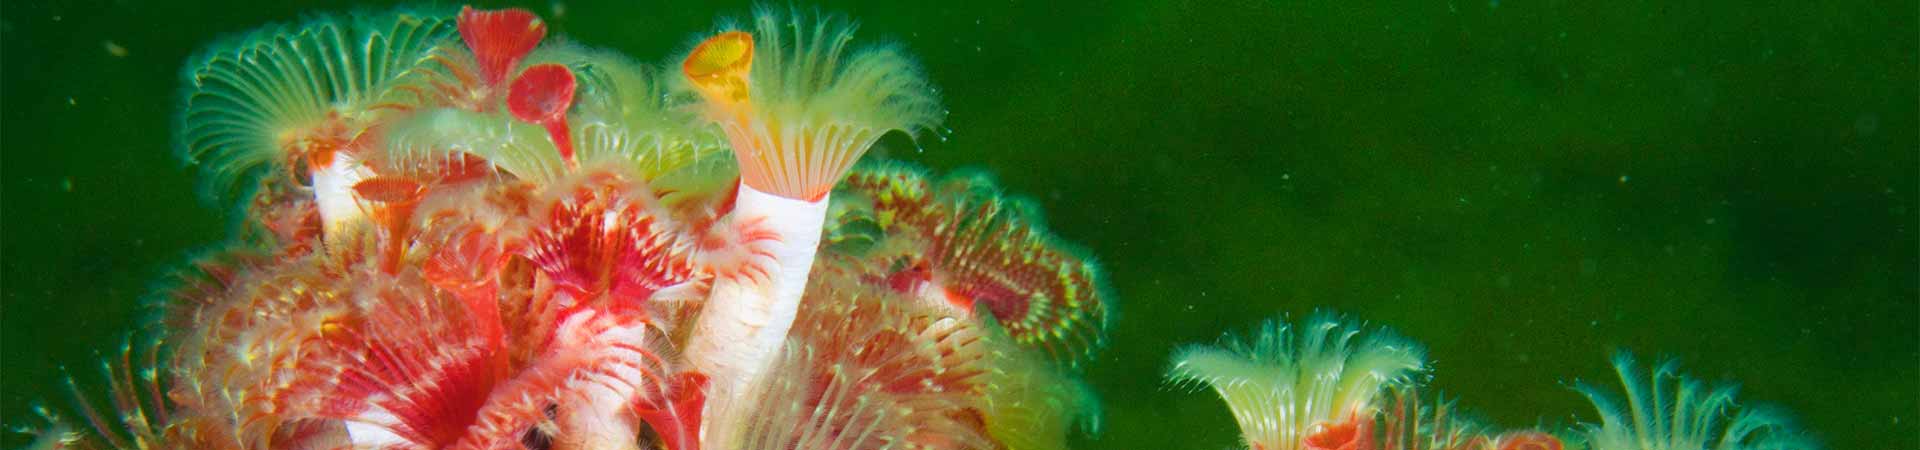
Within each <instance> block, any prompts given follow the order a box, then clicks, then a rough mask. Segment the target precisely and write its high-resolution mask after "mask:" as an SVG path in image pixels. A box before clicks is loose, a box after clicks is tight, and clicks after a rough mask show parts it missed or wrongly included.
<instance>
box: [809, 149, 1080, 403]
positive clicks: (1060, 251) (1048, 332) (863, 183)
mask: <svg viewBox="0 0 1920 450" xmlns="http://www.w3.org/2000/svg"><path fill="white" fill-rule="evenodd" d="M929 178H930V177H928V176H927V175H926V174H925V173H924V171H923V170H920V169H918V168H915V167H912V166H910V165H907V164H903V163H887V164H872V165H865V166H862V167H857V168H855V169H854V170H853V171H852V173H851V174H849V175H848V176H847V180H846V181H845V182H844V183H842V184H841V188H840V189H839V191H838V192H840V193H843V194H844V195H840V196H837V197H835V199H836V200H835V203H836V205H839V206H837V207H838V208H839V211H840V213H839V214H836V215H835V216H834V217H833V220H830V221H829V222H828V227H827V241H826V242H827V244H828V246H829V248H831V249H833V250H834V251H836V252H841V253H847V254H849V256H853V257H857V258H861V259H863V260H867V261H866V262H863V263H861V264H857V265H856V266H859V267H866V268H878V269H881V270H882V273H875V274H869V276H871V277H874V278H876V280H874V281H875V282H878V283H881V284H886V285H888V286H889V287H892V288H893V289H895V290H898V291H901V292H906V293H910V294H915V295H916V296H918V297H920V298H922V299H925V300H928V301H932V302H935V303H939V304H942V305H944V306H948V307H952V308H955V309H958V310H960V311H962V312H964V313H968V314H975V313H985V314H990V315H992V316H993V317H994V319H996V320H998V321H999V322H1000V323H1001V324H1002V325H1003V326H1004V327H1005V328H1006V330H1007V332H1008V333H1009V334H1010V335H1011V337H1012V338H1013V339H1014V341H1016V342H1018V343H1020V344H1021V345H1024V346H1028V347H1030V348H1034V349H1037V350H1040V351H1042V352H1044V353H1045V354H1046V355H1047V356H1048V357H1049V358H1050V359H1052V360H1054V361H1056V362H1060V363H1062V364H1065V365H1068V366H1073V365H1076V364H1078V363H1079V362H1080V361H1081V360H1083V359H1084V358H1086V357H1087V356H1089V355H1091V354H1092V353H1093V351H1094V350H1097V349H1098V348H1100V346H1101V345H1102V343H1103V342H1104V341H1105V333H1106V326H1107V323H1106V320H1107V317H1108V311H1107V310H1108V304H1107V303H1108V302H1109V301H1110V300H1109V299H1110V298H1111V296H1110V295H1108V293H1107V289H1106V282H1105V279H1104V276H1103V274H1102V272H1101V270H1100V268H1099V265H1098V264H1096V263H1095V262H1094V261H1093V259H1092V258H1091V257H1089V256H1087V255H1086V254H1085V252H1084V251H1080V250H1079V249H1077V248H1075V247H1074V246H1073V245H1071V244H1068V243H1066V242H1064V241H1063V240H1061V239H1060V238H1058V237H1057V236H1054V235H1053V233H1052V232H1050V231H1049V230H1047V229H1046V227H1045V226H1044V225H1043V224H1042V223H1041V221H1040V214H1039V213H1038V212H1037V210H1038V209H1037V208H1035V207H1034V206H1033V205H1032V204H1030V203H1029V202H1026V201H1023V200H1020V199H1017V198H1011V197H1008V196H1006V195H1003V194H1002V193H1001V192H1000V190H999V189H998V188H997V187H995V186H994V183H993V181H992V180H991V179H990V178H988V177H986V176H984V175H979V174H956V175H951V176H948V177H947V178H946V179H944V180H938V182H937V183H936V182H935V180H930V179H929ZM856 254H857V255H856Z"/></svg>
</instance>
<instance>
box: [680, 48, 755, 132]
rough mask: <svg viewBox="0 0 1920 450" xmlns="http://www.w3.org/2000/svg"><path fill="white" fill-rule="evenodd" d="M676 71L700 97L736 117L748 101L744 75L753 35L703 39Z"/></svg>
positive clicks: (750, 59) (749, 68)
mask: <svg viewBox="0 0 1920 450" xmlns="http://www.w3.org/2000/svg"><path fill="white" fill-rule="evenodd" d="M680 70H681V71H682V72H683V73H685V74H686V76H687V79H688V80H691V81H693V86H694V89H695V90H697V91H699V92H700V96H701V97H704V98H706V99H707V101H708V102H711V103H713V104H715V105H720V106H722V107H724V108H727V109H729V110H733V111H734V112H735V113H736V114H738V113H740V112H741V111H740V107H741V106H743V105H746V104H747V101H748V99H749V98H750V92H748V89H747V74H748V73H749V72H750V71H752V70H753V35H752V34H748V33H747V32H744V31H730V32H726V33H720V34H719V35H717V36H714V37H711V38H707V40H706V41H703V42H701V43H700V45H699V46H697V47H694V48H693V53H691V54H688V55H687V60H686V61H685V62H682V63H681V64H680Z"/></svg>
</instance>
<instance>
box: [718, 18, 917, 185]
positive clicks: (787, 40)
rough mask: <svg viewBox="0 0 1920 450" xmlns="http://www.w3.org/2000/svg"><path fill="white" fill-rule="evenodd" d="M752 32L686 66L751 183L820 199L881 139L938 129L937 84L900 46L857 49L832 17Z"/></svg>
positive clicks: (726, 40)
mask: <svg viewBox="0 0 1920 450" xmlns="http://www.w3.org/2000/svg"><path fill="white" fill-rule="evenodd" d="M753 28H754V29H753V32H752V33H751V34H749V33H747V32H743V31H729V32H725V33H721V34H720V35H717V36H714V37H713V38H710V39H708V40H707V41H705V42H703V43H701V44H700V45H699V46H698V47H696V48H695V49H694V50H693V52H692V53H690V54H689V55H688V56H687V58H686V60H685V62H684V63H683V64H682V65H681V70H682V74H683V75H685V76H686V79H687V81H688V83H689V84H691V85H692V86H693V89H694V90H695V91H698V92H699V93H700V94H701V96H702V97H703V98H704V99H705V100H706V107H707V117H708V118H709V119H710V120H713V121H714V122H716V123H718V124H719V125H720V128H721V129H722V130H723V131H724V132H725V133H726V135H727V140H728V142H729V143H730V144H732V146H733V150H734V155H735V158H736V159H737V160H738V161H739V163H740V177H741V181H742V182H744V183H746V184H747V185H748V186H750V187H753V188H754V189H758V190H760V191H762V192H767V193H770V194H774V195H779V196H783V197H789V198H795V199H803V200H815V199H818V198H821V197H823V196H825V195H826V194H827V192H828V191H829V190H831V189H833V186H834V184H836V183H839V182H840V179H841V178H842V177H844V176H845V175H846V173H847V169H848V168H850V167H852V166H853V164H854V162H856V161H858V160H859V159H860V156H861V155H863V154H865V153H866V151H867V149H868V148H869V147H872V146H873V143H874V142H875V141H878V140H879V139H880V137H881V136H883V135H885V134H887V133H889V132H892V131H895V130H899V131H904V132H907V133H909V134H911V133H915V132H917V131H919V130H923V129H932V128H935V127H937V126H938V125H939V123H940V119H941V116H942V114H943V113H942V110H941V108H940V104H939V100H938V99H937V98H936V96H935V94H934V92H933V88H932V86H930V85H929V84H928V83H927V80H926V78H925V77H924V76H922V75H921V73H920V68H919V66H918V65H916V64H914V63H913V62H912V61H911V60H910V59H909V58H908V57H907V56H906V55H905V54H904V53H902V52H901V51H900V50H899V48H897V47H895V46H888V45H881V46H872V47H865V48H860V49H855V50H851V51H850V50H849V49H848V43H849V42H851V41H852V40H853V30H854V26H853V25H852V24H850V23H847V22H846V21H844V20H839V19H837V18H832V17H803V16H800V15H797V14H796V15H793V16H791V17H782V16H780V15H778V14H775V13H772V12H769V11H764V10H763V11H760V12H759V13H758V14H756V17H755V20H754V27H753Z"/></svg>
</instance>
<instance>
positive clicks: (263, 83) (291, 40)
mask: <svg viewBox="0 0 1920 450" xmlns="http://www.w3.org/2000/svg"><path fill="white" fill-rule="evenodd" d="M454 34H455V30H454V23H453V20H451V18H448V17H438V16H423V15H416V14H412V13H405V12H401V13H393V14H385V15H378V16H355V17H353V18H351V19H342V18H337V17H322V18H320V19H316V20H312V21H310V22H308V23H305V24H301V25H300V26H275V27H268V28H265V29H262V30H259V31H256V32H253V33H249V34H246V35H242V36H238V37H235V38H230V39H229V40H228V41H226V42H225V43H222V44H218V45H215V46H213V47H211V48H210V50H208V51H206V52H204V53H202V54H201V55H200V56H198V57H196V58H194V59H193V60H192V62H190V63H189V64H187V67H186V69H185V70H184V71H183V72H182V74H181V76H182V78H183V79H184V80H183V81H184V84H185V85H186V88H185V89H184V90H183V91H182V92H183V95H182V100H183V103H184V105H183V108H182V113H181V115H180V119H179V122H178V126H177V130H178V134H177V136H176V139H177V142H178V144H177V149H178V152H179V154H180V158H181V159H182V160H184V161H186V162H187V163H188V164H196V165H200V166H201V170H202V172H203V173H204V174H205V176H206V177H207V179H206V180H204V181H203V186H204V188H205V189H206V193H207V195H208V196H209V198H212V199H216V200H217V199H223V198H226V197H228V196H230V195H233V194H235V193H236V192H237V191H239V190H242V189H245V188H247V186H245V185H244V184H245V182H247V181H251V180H252V179H253V178H255V177H258V176H260V175H262V174H264V173H269V172H268V171H267V170H265V169H267V168H268V167H275V166H284V167H292V168H298V166H300V165H302V164H309V162H308V161H307V160H308V159H313V160H317V161H318V162H325V161H326V160H329V159H330V158H331V157H332V155H333V152H335V151H340V150H342V149H343V147H345V146H346V145H347V144H348V143H349V142H352V141H353V140H354V138H356V137H358V135H359V134H360V133H361V132H362V131H364V129H365V128H366V127H368V126H370V124H371V123H372V122H373V120H374V117H373V116H374V115H376V114H378V113H379V112H380V111H381V110H382V109H384V106H392V105H382V104H381V103H380V102H381V98H382V96H383V95H384V94H385V93H386V92H387V91H388V90H389V89H391V88H393V87H394V84H395V81H396V80H397V79H399V78H400V75H401V74H403V73H406V72H407V71H409V70H412V69H413V68H415V67H417V66H419V65H420V64H421V63H422V62H423V61H424V60H425V57H426V56H427V55H428V54H429V53H430V50H431V49H432V48H433V47H435V46H437V45H440V44H442V43H444V42H447V41H448V40H450V39H452V38H453V36H454ZM304 175H305V174H304V173H297V172H296V173H293V174H291V178H294V179H296V180H297V179H298V177H300V176H304Z"/></svg>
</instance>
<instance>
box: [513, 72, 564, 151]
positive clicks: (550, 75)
mask: <svg viewBox="0 0 1920 450" xmlns="http://www.w3.org/2000/svg"><path fill="white" fill-rule="evenodd" d="M574 86H575V85H574V80H573V71H571V70H567V67H566V66H562V65H559V64H539V65H535V66H533V67H528V68H527V70H526V71H525V72H521V73H520V78H519V79H516V80H513V85H512V86H510V87H508V88H507V111H508V112H511V113H513V117H514V118H517V119H520V120H522V121H526V122H528V123H532V124H536V125H540V126H543V127H546V128H547V137H548V138H550V139H553V146H554V148H558V149H560V158H561V159H565V160H567V166H569V167H572V166H575V165H576V164H577V163H575V162H574V160H573V137H572V135H570V134H568V132H567V108H568V107H570V106H573V88H574Z"/></svg>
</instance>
